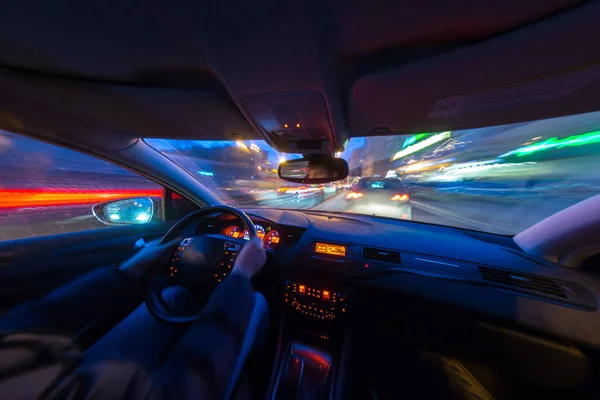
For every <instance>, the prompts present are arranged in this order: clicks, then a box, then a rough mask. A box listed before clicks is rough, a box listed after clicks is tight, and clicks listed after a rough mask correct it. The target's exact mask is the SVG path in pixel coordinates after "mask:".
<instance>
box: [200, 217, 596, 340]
mask: <svg viewBox="0 0 600 400" xmlns="http://www.w3.org/2000/svg"><path fill="white" fill-rule="evenodd" d="M244 211H245V212H246V214H248V216H249V217H250V218H251V219H252V221H253V223H254V224H255V225H256V227H257V233H258V235H259V236H260V237H261V238H262V239H263V241H264V243H265V247H266V248H269V249H271V250H272V251H271V256H270V257H269V259H270V261H269V262H270V263H272V264H274V267H276V268H275V269H276V270H277V271H278V272H279V273H280V274H281V277H282V280H281V282H280V284H281V289H282V293H285V297H282V299H284V300H283V301H285V302H286V303H287V304H288V305H289V307H291V308H293V309H295V310H296V311H297V312H299V313H302V314H305V315H308V316H314V317H315V318H318V319H324V320H331V319H336V318H337V317H338V316H339V315H343V314H344V313H347V311H352V309H353V305H352V304H353V301H356V300H359V299H361V298H363V299H365V298H368V297H369V296H371V294H372V293H375V294H378V293H394V294H396V295H401V296H402V297H407V296H408V297H410V298H416V299H423V300H427V301H433V302H435V303H438V304H443V305H444V306H455V307H457V309H459V310H462V311H466V312H473V313H476V314H480V315H485V316H489V317H495V318H500V319H503V320H506V321H510V322H512V323H517V324H519V325H523V326H526V327H529V328H531V329H535V330H539V331H544V332H546V333H548V334H552V335H555V336H559V337H564V338H568V339H571V340H573V341H575V342H579V343H585V344H587V345H589V346H593V347H596V348H600V336H598V335H590V334H589V332H599V331H600V312H599V310H598V298H597V293H600V277H596V276H594V275H591V274H583V273H581V271H576V270H572V269H569V268H565V267H562V266H560V265H557V264H553V263H551V262H549V261H546V260H543V259H541V258H537V257H535V256H532V255H530V254H527V253H525V252H523V251H522V250H520V249H519V248H518V247H517V246H516V245H515V244H514V242H513V240H512V238H510V237H503V236H498V235H490V234H485V233H479V232H474V231H468V230H462V229H457V228H451V227H444V226H438V225H429V224H424V223H418V222H411V221H400V220H393V219H386V218H380V217H370V216H360V215H348V214H342V213H339V214H336V213H330V212H318V211H311V210H302V211H300V210H281V209H244ZM193 229H194V233H195V234H202V233H220V234H224V235H228V236H231V237H237V238H240V237H244V236H245V235H246V233H245V232H244V229H243V224H242V223H241V221H239V220H237V219H236V218H235V217H231V216H226V215H216V216H209V217H207V218H205V219H204V220H203V221H201V222H200V223H198V225H197V226H195V227H194V228H193ZM307 277H310V279H308V278H307ZM334 294H335V297H334ZM282 296H283V295H282ZM315 310H316V312H315ZM462 311H461V312H462Z"/></svg>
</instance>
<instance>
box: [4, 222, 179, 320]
mask: <svg viewBox="0 0 600 400" xmlns="http://www.w3.org/2000/svg"><path fill="white" fill-rule="evenodd" d="M171 225H172V223H165V222H157V223H152V224H144V225H128V226H118V227H107V228H103V229H95V230H89V231H79V232H73V233H67V234H61V235H52V236H44V237H39V238H28V239H20V240H13V241H8V242H1V243H0V313H1V312H6V311H7V310H9V309H10V308H12V307H14V306H15V305H17V304H19V303H22V302H24V301H28V300H33V299H36V298H39V297H41V296H43V295H44V294H45V293H48V292H49V291H51V290H53V289H55V288H57V287H59V286H61V285H64V284H66V283H67V282H69V281H71V280H73V279H75V278H77V277H78V276H80V275H83V274H85V273H87V272H90V271H92V270H96V269H99V268H114V267H115V266H116V265H118V263H120V262H121V261H123V260H125V259H127V258H129V257H130V256H131V255H132V254H134V253H135V251H136V250H138V249H139V247H140V243H141V241H140V239H143V241H144V242H145V241H149V240H152V239H154V238H158V237H160V236H162V235H163V234H164V233H165V232H166V231H167V230H168V229H169V227H170V226H171Z"/></svg>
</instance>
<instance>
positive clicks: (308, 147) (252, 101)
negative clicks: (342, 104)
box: [242, 91, 334, 154]
mask: <svg viewBox="0 0 600 400" xmlns="http://www.w3.org/2000/svg"><path fill="white" fill-rule="evenodd" d="M242 102H243V105H244V108H245V110H246V112H247V113H248V115H249V117H250V118H252V120H254V122H255V123H256V124H257V125H258V127H259V128H260V130H261V131H262V132H263V134H264V135H265V136H266V138H267V140H268V141H269V142H270V143H271V144H272V145H273V147H275V148H276V149H278V150H279V151H282V152H286V153H302V154H311V153H333V151H334V149H333V138H332V133H331V125H330V121H329V113H328V112H327V106H326V104H325V100H324V99H323V96H321V94H319V93H317V92H310V91H309V92H294V93H274V94H263V95H251V96H244V97H243V99H242Z"/></svg>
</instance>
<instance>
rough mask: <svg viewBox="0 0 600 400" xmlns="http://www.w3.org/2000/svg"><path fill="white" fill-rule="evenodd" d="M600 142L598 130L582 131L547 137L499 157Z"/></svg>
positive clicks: (524, 154)
mask: <svg viewBox="0 0 600 400" xmlns="http://www.w3.org/2000/svg"><path fill="white" fill-rule="evenodd" d="M594 143H600V131H594V132H588V133H582V134H581V135H573V136H568V137H566V138H562V139H559V138H557V137H553V138H549V139H546V140H544V141H543V142H540V143H536V144H531V145H528V146H523V147H519V148H518V149H515V150H512V151H509V152H508V153H504V154H502V155H501V156H500V157H507V156H512V155H516V156H517V157H522V156H526V155H529V154H533V153H537V152H539V151H546V150H551V149H562V148H563V147H576V146H585V145H586V144H594Z"/></svg>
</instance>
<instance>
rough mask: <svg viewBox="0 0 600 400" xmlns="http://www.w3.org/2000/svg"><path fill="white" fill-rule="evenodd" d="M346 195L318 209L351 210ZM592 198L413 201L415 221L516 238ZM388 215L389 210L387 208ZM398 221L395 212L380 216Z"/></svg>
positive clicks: (580, 195) (423, 197)
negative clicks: (519, 233)
mask: <svg viewBox="0 0 600 400" xmlns="http://www.w3.org/2000/svg"><path fill="white" fill-rule="evenodd" d="M344 195H345V194H344V193H338V194H336V195H335V196H333V197H331V198H329V199H328V200H326V201H324V202H323V203H321V204H319V205H318V206H316V207H314V208H315V209H317V210H329V211H348V210H347V208H348V205H347V204H346V202H345V201H344ZM587 197H589V194H588V193H575V194H571V195H560V196H557V195H555V196H551V195H548V194H538V195H535V196H522V197H519V196H511V197H507V196H503V195H502V194H498V196H465V195H459V194H455V195H454V194H443V195H441V194H437V195H436V194H421V195H418V194H417V195H413V196H412V198H411V206H412V218H411V219H412V220H413V221H417V222H425V223H430V224H436V225H447V226H455V227H460V228H466V229H473V230H477V231H485V232H492V233H498V234H505V235H514V234H516V233H518V232H520V231H522V230H524V229H527V228H528V227H530V226H532V225H534V224H535V223H537V222H539V221H541V220H543V219H544V218H546V217H549V216H550V215H552V214H554V213H556V212H558V211H560V210H562V209H564V208H566V207H568V206H570V205H572V204H575V203H577V202H579V201H581V200H584V199H585V198H587ZM384 212H385V209H384ZM380 215H382V216H389V217H392V218H397V217H398V216H397V215H395V214H394V213H393V212H392V213H390V214H387V215H385V214H380Z"/></svg>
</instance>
